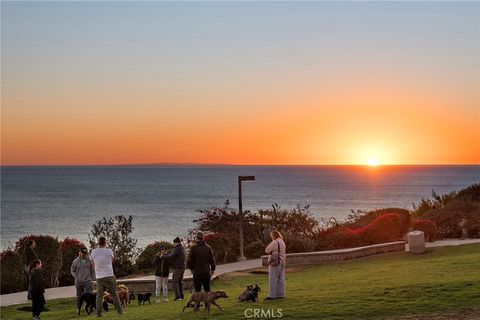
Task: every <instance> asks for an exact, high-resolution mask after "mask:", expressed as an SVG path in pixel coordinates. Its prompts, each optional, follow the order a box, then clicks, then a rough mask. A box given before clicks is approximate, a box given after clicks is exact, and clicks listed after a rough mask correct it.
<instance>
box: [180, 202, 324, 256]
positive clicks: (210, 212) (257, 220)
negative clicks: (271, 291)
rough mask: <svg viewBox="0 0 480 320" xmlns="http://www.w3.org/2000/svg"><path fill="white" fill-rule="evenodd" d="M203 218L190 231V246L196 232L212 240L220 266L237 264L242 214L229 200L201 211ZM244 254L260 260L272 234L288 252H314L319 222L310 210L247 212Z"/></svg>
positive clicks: (245, 217) (244, 230) (301, 208)
mask: <svg viewBox="0 0 480 320" xmlns="http://www.w3.org/2000/svg"><path fill="white" fill-rule="evenodd" d="M199 212H200V217H199V218H198V219H196V220H194V221H193V222H194V223H196V228H194V229H193V230H190V232H189V234H188V236H187V243H188V246H190V245H191V244H192V243H193V242H194V239H195V233H196V232H197V230H202V231H204V232H205V233H206V235H207V236H208V237H209V240H208V241H207V242H208V244H209V245H210V246H212V248H213V250H214V254H215V258H216V259H217V261H218V262H219V263H222V262H223V263H225V262H230V261H236V259H237V257H238V255H239V248H238V243H239V229H238V225H239V214H238V211H236V210H235V209H233V208H231V207H230V203H229V201H228V200H227V201H226V202H225V204H224V206H223V207H220V208H217V207H214V208H210V209H204V210H200V211H199ZM243 221H244V223H243V235H244V254H245V256H246V257H258V256H260V255H262V254H264V250H265V247H266V246H267V245H268V243H270V241H271V239H270V232H271V231H272V230H274V229H277V230H279V231H280V232H281V233H282V235H284V237H285V242H286V245H287V251H289V252H302V251H305V250H313V248H314V247H315V244H316V243H314V240H313V239H315V237H316V234H317V230H318V221H317V220H316V219H315V218H314V217H313V216H312V215H311V214H310V212H309V207H308V206H304V207H302V206H297V207H295V208H294V209H292V210H284V209H281V208H280V207H279V206H278V205H273V208H272V209H270V210H260V211H258V212H257V213H252V212H249V211H245V212H244V217H243Z"/></svg>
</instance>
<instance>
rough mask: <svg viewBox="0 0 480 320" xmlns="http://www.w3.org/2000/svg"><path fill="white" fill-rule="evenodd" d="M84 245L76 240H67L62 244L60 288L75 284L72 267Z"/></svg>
mask: <svg viewBox="0 0 480 320" xmlns="http://www.w3.org/2000/svg"><path fill="white" fill-rule="evenodd" d="M83 246H84V245H83V243H82V242H81V241H80V240H78V239H75V238H65V240H63V241H61V242H60V250H61V251H62V270H61V271H60V279H59V280H60V286H69V285H72V284H74V283H75V279H73V277H72V275H71V273H70V267H71V266H72V262H73V260H75V259H76V258H77V257H78V252H79V251H80V250H81V249H82V247H83Z"/></svg>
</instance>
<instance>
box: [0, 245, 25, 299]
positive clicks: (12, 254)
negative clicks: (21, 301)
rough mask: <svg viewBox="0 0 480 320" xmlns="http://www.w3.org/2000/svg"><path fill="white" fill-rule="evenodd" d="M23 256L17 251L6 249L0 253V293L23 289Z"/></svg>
mask: <svg viewBox="0 0 480 320" xmlns="http://www.w3.org/2000/svg"><path fill="white" fill-rule="evenodd" d="M23 263H24V262H23V258H22V257H21V256H20V255H19V254H18V252H16V251H14V250H11V249H8V250H5V251H2V253H1V254H0V273H1V283H2V285H1V286H0V288H1V294H6V293H14V292H19V291H23V290H25V277H24V272H23V268H24V266H23Z"/></svg>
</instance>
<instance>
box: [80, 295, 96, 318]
mask: <svg viewBox="0 0 480 320" xmlns="http://www.w3.org/2000/svg"><path fill="white" fill-rule="evenodd" d="M96 300H97V293H96V292H95V293H92V292H84V293H83V294H82V296H81V297H80V307H79V308H78V310H77V315H80V311H81V310H82V305H83V303H84V302H85V312H86V313H87V314H88V315H90V313H92V311H93V309H95V310H96V309H97V305H96Z"/></svg>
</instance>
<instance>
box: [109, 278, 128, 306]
mask: <svg viewBox="0 0 480 320" xmlns="http://www.w3.org/2000/svg"><path fill="white" fill-rule="evenodd" d="M117 293H118V298H119V300H120V305H121V306H122V307H123V308H127V305H128V303H129V302H130V293H129V291H128V288H127V286H125V285H123V284H119V285H118V286H117ZM103 302H104V303H113V298H112V295H111V294H110V293H109V292H105V293H104V294H103Z"/></svg>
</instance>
